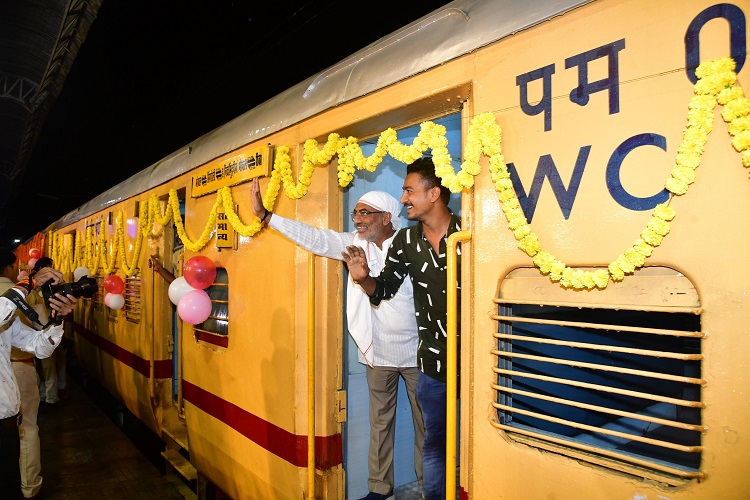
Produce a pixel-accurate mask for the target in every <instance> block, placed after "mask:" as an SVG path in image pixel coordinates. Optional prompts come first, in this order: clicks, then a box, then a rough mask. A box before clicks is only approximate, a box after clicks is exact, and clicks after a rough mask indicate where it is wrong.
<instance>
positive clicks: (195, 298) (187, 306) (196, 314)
mask: <svg viewBox="0 0 750 500" xmlns="http://www.w3.org/2000/svg"><path fill="white" fill-rule="evenodd" d="M177 314H179V315H180V319H182V321H184V322H185V323H188V324H191V325H197V324H198V323H203V322H204V321H206V320H207V319H208V317H209V316H210V315H211V298H210V297H209V296H208V294H207V293H206V291H205V290H193V291H192V292H188V293H186V294H185V295H184V296H183V297H182V298H181V299H180V303H179V304H177Z"/></svg>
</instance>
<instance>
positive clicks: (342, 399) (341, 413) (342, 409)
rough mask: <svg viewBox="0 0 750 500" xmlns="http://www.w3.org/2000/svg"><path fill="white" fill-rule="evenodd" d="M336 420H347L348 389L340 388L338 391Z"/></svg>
mask: <svg viewBox="0 0 750 500" xmlns="http://www.w3.org/2000/svg"><path fill="white" fill-rule="evenodd" d="M336 422H338V423H340V424H342V423H344V422H346V391H345V390H344V389H340V390H339V391H338V392H337V393H336Z"/></svg>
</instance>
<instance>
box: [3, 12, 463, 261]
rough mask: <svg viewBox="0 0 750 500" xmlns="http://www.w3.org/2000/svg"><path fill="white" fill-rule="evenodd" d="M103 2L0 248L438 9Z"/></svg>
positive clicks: (8, 217) (14, 206) (36, 152)
mask: <svg viewBox="0 0 750 500" xmlns="http://www.w3.org/2000/svg"><path fill="white" fill-rule="evenodd" d="M447 3H449V2H447V1H438V0H431V1H425V0H406V1H394V0H381V1H379V2H376V3H374V4H373V3H368V4H359V3H357V2H350V1H339V0H310V1H276V2H273V1H269V2H260V1H258V0H149V1H145V0H104V2H103V4H102V6H101V8H100V9H99V13H98V16H97V18H96V20H95V21H94V23H93V24H92V26H91V30H90V32H89V35H88V37H87V39H86V41H85V42H84V44H83V46H82V47H81V49H80V51H79V54H78V57H77V58H76V60H75V62H74V64H73V66H72V68H71V71H70V73H69V75H68V77H67V79H66V82H65V85H64V87H63V90H62V92H61V94H60V96H59V98H58V100H57V102H56V103H55V105H54V107H53V108H52V110H51V112H50V115H49V117H48V119H47V121H46V123H45V125H44V127H43V129H42V132H41V134H40V137H39V141H38V142H37V144H36V146H35V148H34V152H33V155H32V158H31V162H30V164H29V165H28V168H27V169H26V172H25V174H24V176H23V180H22V182H21V185H20V188H19V189H18V190H17V191H16V193H15V195H13V196H12V202H11V203H10V204H9V209H8V210H9V212H8V213H6V218H5V220H6V226H5V227H4V228H2V230H1V231H0V246H10V247H15V246H16V244H14V243H13V240H14V239H20V240H21V242H25V241H26V240H28V239H30V238H31V237H32V236H34V234H36V233H37V232H39V231H42V230H44V229H45V228H46V227H47V226H49V225H50V224H52V223H53V222H54V221H56V220H58V219H59V218H61V217H62V216H64V215H65V214H67V213H68V212H70V211H71V210H73V209H75V208H77V207H79V206H80V205H82V204H83V203H85V202H86V201H88V200H89V199H91V198H93V197H95V196H97V195H99V194H100V193H102V192H104V191H106V190H107V189H109V188H110V187H112V186H114V185H116V184H118V183H119V182H121V181H123V180H125V179H127V178H128V177H130V176H132V175H133V174H135V173H137V172H139V171H141V170H143V169H145V168H147V167H149V166H150V165H151V164H153V163H155V162H157V161H158V160H160V159H162V158H164V157H165V156H167V155H168V154H170V153H171V152H173V151H175V150H177V149H179V148H180V147H182V146H184V145H185V144H187V143H188V142H190V141H192V140H194V139H196V138H198V137H200V136H202V135H203V134H205V133H207V132H209V131H211V130H213V129H215V128H216V127H218V126H220V125H222V124H224V123H226V122H228V121H229V120H231V119H233V118H235V117H237V116H239V115H241V114H242V113H244V112H245V111H247V110H249V109H252V108H253V107H255V106H256V105H258V104H260V103H262V102H264V101H266V100H267V99H269V98H271V97H273V96H275V95H276V94H279V93H281V92H282V91H284V90H286V89H287V88H289V87H291V86H293V85H295V84H297V83H299V82H301V81H302V80H305V79H307V78H309V77H311V76H313V75H315V74H316V73H318V72H320V71H322V70H324V69H326V68H327V67H329V66H332V65H333V64H335V63H337V62H339V61H340V60H342V59H344V58H346V57H347V56H349V55H351V54H353V53H355V52H357V51H358V50H359V49H361V48H364V47H365V46H367V45H369V44H370V43H372V42H374V41H376V40H378V39H380V38H382V37H384V36H386V35H388V34H390V33H392V32H394V31H396V30H398V29H399V28H401V27H403V26H405V25H407V24H410V23H411V22H413V21H415V20H417V19H419V18H420V17H422V16H424V15H426V14H429V13H430V12H432V11H433V10H435V9H438V8H439V7H441V6H443V5H445V4H447Z"/></svg>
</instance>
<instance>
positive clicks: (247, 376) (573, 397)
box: [36, 0, 750, 500]
mask: <svg viewBox="0 0 750 500" xmlns="http://www.w3.org/2000/svg"><path fill="white" fill-rule="evenodd" d="M749 9H750V4H748V3H747V2H746V1H744V0H743V1H737V0H735V1H731V0H730V1H728V2H725V3H718V2H715V1H714V0H690V1H689V2H685V1H676V0H659V1H653V0H594V1H571V0H555V1H534V2H530V1H527V0H495V1H484V0H458V1H455V2H453V3H450V4H448V5H446V6H444V7H443V8H441V9H439V10H436V11H434V12H433V13H431V14H429V15H428V16H425V17H424V18H422V19H420V20H418V21H417V22H415V23H413V24H411V25H409V26H406V27H404V28H403V29H402V30H400V31H398V32H396V33H393V34H392V35H391V36H388V37H385V38H383V39H382V40H380V41H378V42H376V43H374V44H372V45H370V46H368V47H366V48H364V49H362V50H361V51H360V52H357V53H355V54H353V55H352V56H351V57H349V58H347V59H345V60H343V61H341V62H340V63H339V64H337V65H335V66H333V67H331V68H328V69H327V70H325V71H323V72H322V73H320V74H318V75H314V76H312V77H311V78H310V79H309V80H307V81H304V82H301V83H300V84H298V85H297V86H295V87H292V88H290V89H288V90H286V91H285V92H283V93H281V94H279V95H278V96H277V97H275V98H273V99H271V100H269V101H267V102H265V103H264V104H262V105H260V106H258V107H256V108H254V109H252V110H250V111H247V112H246V113H244V114H242V115H240V116H238V117H237V118H236V119H234V120H232V121H231V122H229V123H227V124H226V125H224V126H222V127H219V128H217V129H216V130H214V131H212V132H210V133H208V134H206V135H205V136H203V137H200V138H198V139H196V140H195V141H193V142H191V143H190V144H187V145H185V147H183V148H182V149H180V150H178V151H175V152H174V153H173V154H171V155H170V156H168V157H166V158H164V159H163V160H162V161H159V162H158V163H156V164H154V165H151V166H150V167H148V168H146V169H145V170H143V171H141V172H140V173H138V174H137V175H135V176H133V177H132V178H130V179H128V180H126V181H125V182H123V183H121V184H119V185H117V186H114V187H113V188H112V189H110V190H109V191H107V192H105V193H102V194H101V195H99V196H97V197H96V198H94V199H92V200H91V201H90V202H88V203H86V204H85V205H83V206H81V207H79V208H78V209H76V210H75V211H73V212H71V213H70V214H68V215H66V216H65V217H64V218H62V219H61V220H59V221H57V222H56V223H54V224H53V225H52V226H51V227H49V228H47V229H45V230H43V231H40V236H39V238H42V237H44V239H45V241H46V248H45V251H46V253H47V254H48V255H50V256H52V257H53V258H54V259H55V261H56V263H58V265H59V266H61V267H62V268H63V271H64V272H66V273H68V279H75V278H76V277H77V276H78V275H79V274H80V272H81V269H82V268H85V272H88V273H89V274H91V275H92V276H95V277H96V278H97V280H99V284H100V292H99V293H98V294H97V295H95V296H93V297H92V298H89V299H82V300H81V301H80V304H79V305H78V306H77V310H76V312H75V315H74V329H75V336H76V353H77V356H78V359H79V360H80V363H81V364H82V365H83V367H84V368H85V369H86V370H87V371H88V372H89V373H90V374H91V376H93V377H95V378H97V379H98V380H100V381H101V382H102V383H103V384H104V385H105V386H106V387H107V388H108V389H109V391H111V392H112V393H113V394H114V395H116V396H117V397H118V398H119V399H120V400H121V401H122V402H123V404H124V405H125V406H126V407H127V409H128V410H129V411H130V412H132V413H133V414H134V415H136V416H137V417H138V418H139V419H141V420H142V421H143V422H144V423H145V424H146V425H148V426H149V427H150V428H151V429H152V430H153V431H154V432H155V433H158V435H159V436H161V437H162V438H163V439H164V442H165V451H164V455H165V456H166V457H167V458H168V460H170V462H171V463H172V464H174V466H175V467H176V468H178V469H179V470H181V471H182V472H183V473H184V474H186V475H187V476H189V477H197V478H198V485H199V488H198V490H199V492H201V494H202V495H204V496H211V495H214V496H221V495H223V496H225V497H230V498H235V499H299V498H320V499H344V498H359V497H360V496H363V495H364V494H366V493H367V480H366V479H367V452H366V448H367V441H368V440H367V433H368V429H369V424H368V409H367V408H368V402H367V397H366V392H367V391H366V384H365V379H364V368H363V367H362V365H360V364H359V363H357V360H356V347H354V344H353V342H352V340H351V339H350V336H349V335H348V332H347V330H346V326H345V325H346V321H345V309H346V308H345V301H346V298H345V294H344V285H345V282H346V280H347V279H348V277H347V269H346V267H345V266H344V265H343V264H342V262H340V261H337V260H330V259H325V258H320V257H314V256H312V255H310V254H308V253H307V252H306V251H305V250H303V249H301V248H300V247H298V246H296V245H295V244H293V243H291V242H289V241H288V240H286V239H285V238H283V237H282V236H281V235H279V234H278V233H277V232H275V231H273V230H270V229H268V228H266V227H264V226H262V225H261V223H260V221H259V219H258V218H257V217H255V215H254V212H253V211H252V205H251V198H250V189H251V184H252V183H251V182H250V181H251V180H252V179H254V178H260V186H261V192H262V194H263V200H264V203H265V207H266V208H267V209H269V210H272V211H273V212H274V213H277V214H280V215H282V216H285V217H289V218H293V219H297V220H300V221H303V222H305V223H307V224H309V225H311V226H313V227H317V228H333V229H336V230H340V231H347V230H352V229H353V226H352V222H351V220H350V218H349V216H348V214H349V212H350V211H351V210H352V208H353V207H354V205H355V204H356V201H357V200H358V198H359V196H360V195H361V194H362V193H364V192H365V191H367V190H370V189H373V188H377V189H379V190H383V191H387V192H389V193H391V194H392V195H394V196H395V197H396V198H397V199H398V198H399V197H400V196H401V189H402V183H403V179H404V177H405V172H406V165H407V164H409V163H411V162H413V161H414V160H415V159H417V158H419V157H421V156H423V155H432V158H433V160H434V162H435V164H436V171H437V173H438V176H439V177H441V179H442V182H443V184H444V185H446V186H448V187H449V188H450V190H451V192H452V193H453V194H452V198H451V206H452V207H453V210H454V212H456V213H458V214H460V216H461V220H462V228H463V230H462V231H461V232H459V233H457V235H456V236H455V237H454V238H452V240H451V245H449V248H450V251H451V252H452V255H454V254H456V253H458V252H459V251H460V254H461V256H462V257H461V263H460V266H461V268H460V276H461V278H460V284H461V290H462V293H461V300H460V303H457V304H455V306H454V307H452V308H451V309H450V310H449V316H448V317H449V320H450V321H452V322H453V323H450V321H449V323H450V324H449V330H448V335H449V344H450V345H453V344H454V341H455V345H456V346H457V345H459V342H458V341H457V339H456V336H457V335H458V332H460V352H457V351H458V349H457V348H456V349H453V348H452V350H451V353H450V354H455V355H456V357H457V359H456V360H455V361H456V363H455V364H451V368H450V370H451V371H450V372H449V373H450V374H451V375H456V376H452V377H450V378H449V386H448V387H449V394H450V393H451V390H452V389H453V390H454V391H455V393H456V394H457V395H460V398H458V399H457V402H455V405H454V404H453V403H454V402H453V401H450V402H449V404H448V408H447V410H446V411H447V412H448V415H449V417H451V419H452V420H453V419H455V431H456V432H455V436H454V435H452V430H453V429H454V427H453V425H452V423H451V425H450V426H449V431H450V432H449V438H450V439H449V445H448V467H449V470H452V468H453V467H454V466H455V468H456V470H457V474H456V476H455V477H453V474H448V479H447V487H448V494H449V497H450V496H451V495H453V494H454V493H455V494H456V495H458V496H460V498H466V499H477V500H484V499H500V498H502V499H520V498H530V499H543V498H544V499H548V498H558V499H565V498H597V499H598V498H617V499H674V500H692V499H718V498H721V499H741V498H750V474H748V473H747V471H748V469H749V468H750V398H748V397H747V395H746V394H745V392H746V391H747V390H748V387H750V370H748V365H747V363H746V361H747V360H748V359H750V326H749V325H750V297H748V283H750V264H748V255H750V225H748V223H747V222H745V219H746V217H747V214H749V213H750V179H749V178H748V168H750V103H749V102H748V100H747V98H746V91H745V90H744V89H745V88H750V73H749V72H748V67H747V64H746V63H747V61H746V47H747V35H748V20H747V17H748V13H749ZM403 222H404V224H405V225H408V224H409V223H410V222H409V221H408V220H406V218H405V217H403ZM39 238H38V239H37V240H36V241H39ZM151 256H155V257H157V258H158V259H159V261H160V262H162V263H163V265H164V267H165V268H167V269H171V270H173V271H174V272H175V274H176V275H177V276H178V279H179V278H180V277H182V278H185V274H186V272H188V271H186V268H187V263H189V262H193V263H197V262H203V263H204V265H205V266H206V268H213V269H209V270H210V271H213V270H215V272H216V276H215V278H214V277H213V275H212V281H211V282H210V283H206V284H205V285H206V289H205V295H207V296H208V298H209V299H210V300H209V303H208V306H207V305H206V301H205V298H204V296H203V295H201V300H200V301H197V302H196V303H195V304H194V308H193V309H190V308H189V307H188V306H185V310H180V307H181V306H180V305H179V304H182V301H179V302H178V305H177V306H175V305H174V303H173V301H172V300H170V293H171V292H172V291H173V289H174V288H176V287H173V286H172V285H170V284H169V283H168V282H167V281H165V280H163V279H162V278H161V277H160V276H159V274H158V273H155V272H154V269H153V267H152V266H151V260H150V257H151ZM196 257H201V258H204V259H202V260H201V259H197V260H196ZM449 260H451V261H454V259H449ZM206 262H208V263H209V264H205V263H206ZM189 269H190V270H189V272H191V273H193V272H198V271H200V269H198V271H196V270H195V266H194V265H193V266H191V267H190V268H189ZM204 269H205V268H204ZM76 271H78V273H77V272H76ZM457 271H458V269H456V268H455V266H453V267H449V275H451V273H454V272H457ZM112 276H117V278H119V280H118V279H117V278H112ZM107 280H109V282H107ZM119 281H122V288H123V289H122V290H121V291H120V290H117V287H114V288H110V287H107V288H106V289H105V288H104V285H105V284H106V283H111V282H117V283H115V284H117V285H119ZM193 288H196V287H192V286H191V288H190V289H189V291H186V293H192V289H193ZM199 288H200V287H199ZM113 290H114V292H118V293H114V292H113ZM183 292H185V290H183ZM449 292H451V293H449V304H453V302H455V301H454V299H455V295H453V294H452V290H451V289H449ZM196 300H197V299H196ZM206 307H208V308H209V309H210V312H208V311H205V308H206ZM196 310H204V313H205V314H204V316H203V317H200V318H199V316H201V314H198V313H197V312H196ZM457 318H460V320H457ZM198 320H200V321H198ZM450 359H452V358H451V357H450V356H449V360H450ZM458 366H460V369H458V368H455V367H458ZM454 369H455V370H456V371H457V372H460V373H454V372H453V370H454ZM402 390H403V388H402ZM453 409H455V410H456V411H455V412H454V411H452V410H453ZM397 414H398V416H399V418H398V420H397V431H396V440H397V444H396V482H397V483H398V485H402V484H409V483H412V482H414V481H415V480H416V478H415V476H414V473H413V467H412V461H413V458H412V441H413V437H412V435H411V434H410V432H411V431H410V427H411V419H410V410H409V407H408V401H407V399H406V398H405V397H401V398H399V407H398V411H397ZM454 446H455V447H454ZM188 457H189V458H188ZM211 492H214V493H211ZM219 492H220V493H219Z"/></svg>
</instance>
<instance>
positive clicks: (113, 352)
mask: <svg viewBox="0 0 750 500" xmlns="http://www.w3.org/2000/svg"><path fill="white" fill-rule="evenodd" d="M73 329H74V330H75V332H76V333H77V334H78V335H80V336H81V337H82V338H84V339H86V340H88V341H89V342H91V344H93V345H94V346H95V347H96V348H98V349H99V350H101V351H104V352H106V353H107V354H109V355H110V356H112V357H113V358H115V359H116V360H118V361H120V362H121V363H124V364H126V365H127V366H129V367H131V368H132V369H133V370H135V371H137V372H138V373H140V374H141V375H143V376H144V377H148V376H150V373H149V372H150V368H151V364H150V361H149V360H147V359H143V358H142V357H140V356H138V355H136V354H134V353H132V352H130V351H128V350H127V349H124V348H122V347H120V346H118V345H117V344H115V343H114V342H110V341H109V340H107V339H105V338H102V337H100V336H99V335H97V334H96V333H94V332H92V331H91V330H89V329H87V328H85V327H84V326H83V325H81V324H80V323H74V324H73ZM154 376H155V377H156V378H172V360H171V359H157V360H156V361H155V362H154Z"/></svg>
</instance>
